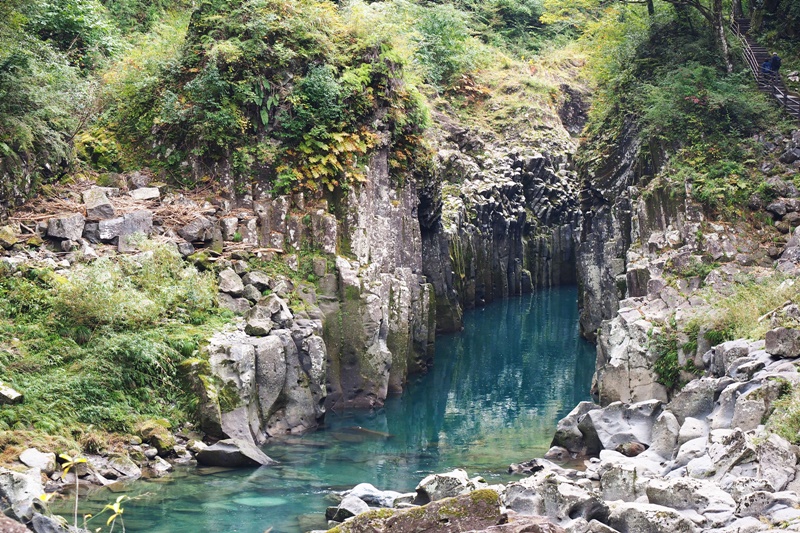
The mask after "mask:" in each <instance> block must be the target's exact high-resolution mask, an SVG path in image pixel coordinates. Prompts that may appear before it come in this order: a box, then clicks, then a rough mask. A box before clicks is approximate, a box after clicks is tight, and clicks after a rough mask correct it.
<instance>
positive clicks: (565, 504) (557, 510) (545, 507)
mask: <svg viewBox="0 0 800 533" xmlns="http://www.w3.org/2000/svg"><path fill="white" fill-rule="evenodd" d="M505 505H506V507H508V508H509V509H511V510H513V511H515V512H518V513H520V514H525V515H542V516H547V517H549V518H551V519H553V520H555V521H556V522H561V523H567V522H569V521H570V520H574V519H576V518H582V519H583V520H585V521H587V522H589V521H591V520H594V519H597V520H600V521H601V522H605V521H606V519H607V518H608V505H606V503H605V502H604V501H603V500H601V499H600V498H599V497H598V496H596V495H595V494H593V493H591V492H589V491H587V490H586V489H584V488H581V487H579V486H577V485H575V484H573V483H571V482H570V480H569V479H567V478H565V477H563V476H560V475H558V474H556V473H555V472H551V471H542V472H539V473H537V474H534V475H533V476H531V477H529V478H526V479H523V480H521V481H519V482H516V483H511V484H509V485H508V487H507V489H506V494H505Z"/></svg>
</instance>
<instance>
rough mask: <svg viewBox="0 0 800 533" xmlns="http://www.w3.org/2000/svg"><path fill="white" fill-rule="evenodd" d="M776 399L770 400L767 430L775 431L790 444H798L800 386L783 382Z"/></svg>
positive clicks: (799, 440) (799, 435)
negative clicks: (770, 412) (770, 406)
mask: <svg viewBox="0 0 800 533" xmlns="http://www.w3.org/2000/svg"><path fill="white" fill-rule="evenodd" d="M785 385H786V386H785V387H784V388H783V390H782V391H781V392H782V394H780V395H779V397H778V399H777V400H775V401H774V402H772V414H771V415H770V417H769V420H768V421H767V430H768V431H770V432H772V433H777V434H778V435H780V436H781V437H783V438H784V439H786V440H788V441H789V442H791V443H792V444H800V387H792V386H790V385H789V384H788V383H785Z"/></svg>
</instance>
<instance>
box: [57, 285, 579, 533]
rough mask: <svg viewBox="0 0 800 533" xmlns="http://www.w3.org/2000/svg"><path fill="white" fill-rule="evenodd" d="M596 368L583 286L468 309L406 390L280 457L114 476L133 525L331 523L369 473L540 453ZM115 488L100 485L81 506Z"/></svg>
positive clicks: (493, 468) (168, 530)
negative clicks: (268, 463) (232, 466)
mask: <svg viewBox="0 0 800 533" xmlns="http://www.w3.org/2000/svg"><path fill="white" fill-rule="evenodd" d="M593 371H594V348H593V346H591V345H590V344H589V343H587V342H585V341H584V340H582V339H580V338H579V335H578V311H577V290H576V289H575V288H574V287H564V288H554V289H548V290H541V291H538V292H536V293H535V294H532V295H526V296H523V297H518V298H512V299H508V300H504V301H500V302H496V303H493V304H491V305H488V306H486V307H484V308H481V309H476V310H472V311H469V312H467V313H466V314H465V317H464V331H463V332H461V333H457V334H452V335H441V336H439V337H438V338H437V341H436V355H435V364H434V366H433V368H432V369H431V371H430V372H429V373H428V374H426V375H424V376H420V377H415V378H412V380H411V382H410V383H409V385H408V388H407V390H406V392H405V394H403V395H402V396H401V397H396V398H390V399H389V400H388V401H387V402H386V406H385V408H383V409H380V410H378V411H374V412H352V411H350V412H345V413H329V414H328V416H327V417H326V426H325V428H324V429H322V430H320V431H317V432H314V433H311V434H308V435H305V436H302V437H293V438H291V439H286V440H281V441H275V442H272V443H270V444H268V445H267V446H266V447H265V448H264V449H265V451H266V452H267V454H268V455H269V456H270V457H272V458H273V459H276V460H278V461H280V464H279V465H278V466H275V467H265V468H260V469H248V470H224V469H218V468H210V469H197V468H190V467H182V468H178V469H177V470H176V472H175V473H174V474H172V475H170V476H167V477H165V478H161V479H154V480H141V481H136V482H133V483H129V484H127V485H125V486H123V487H117V488H115V492H118V491H124V492H125V493H126V494H128V495H129V496H130V497H132V498H133V499H132V500H130V501H126V502H125V503H124V504H123V506H124V508H125V512H124V515H123V517H124V520H125V527H126V531H127V532H128V533H145V532H146V533H190V532H191V533H199V532H214V533H217V532H221V533H234V532H236V533H263V532H264V531H265V530H268V529H269V528H272V532H273V533H299V532H302V531H307V530H310V529H319V528H321V529H325V528H326V525H325V520H324V511H325V507H326V506H328V505H331V504H333V498H332V497H331V494H332V492H333V491H339V490H344V489H347V488H351V487H352V486H354V485H356V484H358V483H361V482H369V483H372V484H373V485H375V486H376V487H378V488H380V489H393V490H399V491H413V489H414V487H415V486H416V484H417V482H418V481H419V480H420V479H422V478H423V477H424V476H425V475H426V474H429V473H432V472H445V471H448V470H452V469H453V468H464V469H466V470H467V471H468V472H469V474H470V475H471V476H472V475H481V476H483V477H484V478H485V479H486V480H487V481H489V482H490V483H492V482H497V481H507V480H508V479H510V476H508V475H507V474H505V472H506V469H507V467H508V465H509V464H510V463H512V462H520V461H526V460H528V459H531V458H534V457H541V456H542V455H543V454H544V452H545V451H546V450H547V448H548V446H549V443H550V440H551V439H552V436H553V431H554V430H555V425H556V422H557V421H558V419H559V418H561V417H563V416H564V415H565V414H566V413H568V412H569V411H570V410H571V409H572V407H574V406H575V404H576V403H577V402H579V401H582V400H585V399H588V396H589V387H590V384H591V379H592V373H593ZM118 495H119V494H117V493H109V492H108V491H106V490H100V491H95V492H93V493H92V494H91V495H89V497H88V499H86V500H85V501H84V502H83V503H82V504H81V508H82V512H98V511H100V510H101V509H102V507H103V505H105V504H106V503H109V502H113V501H114V499H115V498H116V497H117V496H118ZM64 503H66V502H64ZM61 510H62V511H64V512H65V514H66V512H68V511H66V509H61ZM99 520H100V517H98V521H99ZM104 523H105V520H104V519H103V524H104ZM103 524H99V523H98V524H93V523H90V528H91V529H93V527H91V526H92V525H94V527H96V526H99V525H103ZM117 526H119V524H117ZM118 529H119V530H120V531H121V528H119V527H118Z"/></svg>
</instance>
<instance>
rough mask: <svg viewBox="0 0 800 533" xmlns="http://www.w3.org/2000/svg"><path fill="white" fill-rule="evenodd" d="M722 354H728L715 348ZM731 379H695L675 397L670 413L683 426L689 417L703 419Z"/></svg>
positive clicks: (670, 405) (670, 406)
mask: <svg viewBox="0 0 800 533" xmlns="http://www.w3.org/2000/svg"><path fill="white" fill-rule="evenodd" d="M716 349H719V350H720V353H723V354H724V353H726V352H725V351H724V350H722V349H721V348H720V347H717V348H715V350H716ZM732 381H733V380H732V379H731V378H721V379H716V378H700V379H693V380H692V381H690V382H689V383H687V384H686V386H685V387H684V388H683V389H682V390H681V391H680V392H679V393H678V394H676V395H675V397H674V398H673V399H672V401H671V402H670V404H669V408H670V411H672V413H673V414H674V415H675V417H676V418H677V419H678V422H679V423H680V424H681V425H683V423H684V421H685V420H686V418H687V417H691V418H695V419H703V418H705V417H706V416H707V415H708V414H710V413H711V411H712V410H713V409H714V405H715V404H714V401H715V400H716V398H717V396H718V395H719V393H720V392H721V391H722V389H723V388H724V387H726V386H727V384H729V383H731V382H732Z"/></svg>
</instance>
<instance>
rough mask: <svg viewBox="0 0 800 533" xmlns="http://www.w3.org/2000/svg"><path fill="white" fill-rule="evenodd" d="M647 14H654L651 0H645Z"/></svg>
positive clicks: (654, 10)
mask: <svg viewBox="0 0 800 533" xmlns="http://www.w3.org/2000/svg"><path fill="white" fill-rule="evenodd" d="M647 14H648V15H650V16H651V17H652V16H653V15H655V14H656V8H655V6H654V5H653V0H647Z"/></svg>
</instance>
